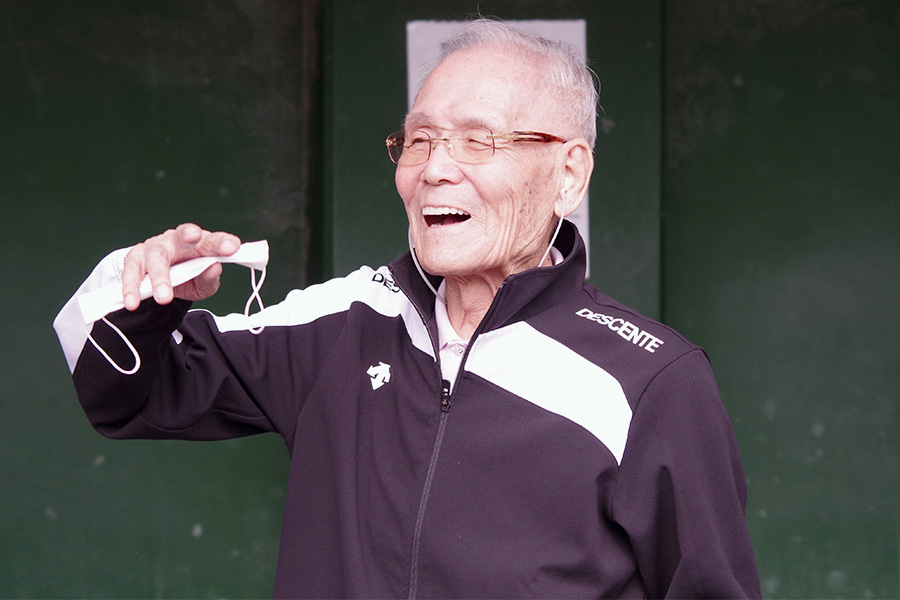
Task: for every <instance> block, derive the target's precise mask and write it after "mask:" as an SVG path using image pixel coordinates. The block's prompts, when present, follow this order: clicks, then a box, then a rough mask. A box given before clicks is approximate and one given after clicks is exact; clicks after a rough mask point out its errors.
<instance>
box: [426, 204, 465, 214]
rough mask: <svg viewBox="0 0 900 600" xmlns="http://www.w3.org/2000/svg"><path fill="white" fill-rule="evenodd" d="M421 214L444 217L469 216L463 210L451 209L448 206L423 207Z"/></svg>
mask: <svg viewBox="0 0 900 600" xmlns="http://www.w3.org/2000/svg"><path fill="white" fill-rule="evenodd" d="M422 214H423V215H425V216H444V215H465V216H469V213H467V212H466V211H464V210H459V209H458V208H451V207H449V206H425V207H423V208H422Z"/></svg>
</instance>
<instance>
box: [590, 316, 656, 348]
mask: <svg viewBox="0 0 900 600" xmlns="http://www.w3.org/2000/svg"><path fill="white" fill-rule="evenodd" d="M575 314H576V315H578V316H579V317H583V318H585V319H587V320H588V321H594V322H595V323H598V324H600V325H604V326H606V327H609V329H610V330H611V331H615V332H616V333H618V334H619V335H620V336H621V337H622V338H624V339H626V340H628V341H629V342H631V343H632V344H634V345H635V346H637V347H639V348H643V349H644V350H646V351H647V352H656V349H657V348H659V347H660V346H662V345H663V341H662V340H661V339H659V338H658V337H656V336H653V335H650V334H649V333H647V332H646V331H644V330H642V329H641V328H640V327H638V326H637V325H635V324H634V323H632V322H630V321H626V320H625V319H620V318H618V317H611V316H609V315H604V314H603V313H595V312H594V311H592V310H589V309H587V308H582V309H581V310H579V311H578V312H576V313H575Z"/></svg>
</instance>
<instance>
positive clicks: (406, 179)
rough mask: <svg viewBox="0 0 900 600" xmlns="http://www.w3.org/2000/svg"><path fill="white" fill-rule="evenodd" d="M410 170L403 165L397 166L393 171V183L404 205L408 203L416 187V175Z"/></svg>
mask: <svg viewBox="0 0 900 600" xmlns="http://www.w3.org/2000/svg"><path fill="white" fill-rule="evenodd" d="M412 171H413V169H408V168H403V167H397V170H396V171H394V185H395V186H396V187H397V193H398V194H400V198H402V199H403V204H404V205H407V204H408V203H409V200H410V199H411V198H412V196H413V190H415V187H416V180H417V176H416V174H415V173H413V172H412Z"/></svg>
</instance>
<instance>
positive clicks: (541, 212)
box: [395, 48, 562, 282]
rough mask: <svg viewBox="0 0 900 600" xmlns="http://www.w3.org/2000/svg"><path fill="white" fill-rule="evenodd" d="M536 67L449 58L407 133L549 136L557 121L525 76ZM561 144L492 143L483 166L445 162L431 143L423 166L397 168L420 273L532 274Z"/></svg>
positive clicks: (470, 55) (498, 277)
mask: <svg viewBox="0 0 900 600" xmlns="http://www.w3.org/2000/svg"><path fill="white" fill-rule="evenodd" d="M539 68H540V67H539V66H537V65H535V64H533V63H532V62H531V61H528V60H525V59H523V58H522V57H521V56H515V55H513V54H511V53H509V52H504V51H498V50H497V49H496V48H493V49H485V48H470V49H467V50H462V51H459V52H457V53H455V54H452V55H451V56H450V57H448V58H447V59H446V60H444V62H442V63H441V64H440V65H439V66H438V67H437V69H435V71H434V72H433V73H432V74H431V76H430V77H429V78H428V80H427V81H426V82H425V85H424V86H423V87H422V90H421V91H420V93H419V96H418V98H417V99H416V102H415V105H414V106H413V108H412V110H411V111H410V114H409V116H408V117H407V125H406V131H407V133H409V132H411V131H419V132H423V133H424V134H425V135H427V136H429V137H435V138H442V137H452V136H454V135H456V134H460V133H462V132H464V131H466V130H467V129H469V128H470V127H473V126H482V127H487V128H489V129H491V130H492V131H493V132H494V133H495V134H499V133H507V132H511V131H514V130H530V131H542V132H546V133H552V134H557V130H558V129H559V127H560V123H561V121H560V119H559V117H558V116H556V111H554V110H553V105H552V103H551V101H550V100H549V99H548V98H547V94H546V92H545V91H544V90H541V89H538V88H537V87H536V84H535V78H534V75H533V73H535V72H536V71H537V69H539ZM560 148H561V146H560V144H556V143H552V144H539V143H532V142H519V143H506V142H502V141H499V140H498V141H497V150H496V152H495V154H494V156H493V158H491V159H490V160H489V161H488V162H485V163H480V164H475V165H470V164H462V163H459V162H456V161H455V160H454V159H453V158H451V156H450V154H449V152H448V149H447V146H446V144H445V143H441V142H439V143H438V144H437V147H435V149H434V150H433V151H432V153H431V157H430V158H429V159H428V161H427V162H425V163H424V164H421V165H415V166H398V167H397V171H396V175H395V181H396V184H397V191H398V192H399V193H400V196H401V198H403V203H404V205H405V207H406V213H407V217H408V218H409V223H410V230H411V234H412V238H413V243H414V245H415V248H416V254H417V256H418V258H419V261H420V262H421V263H422V266H423V267H424V268H425V270H426V271H428V272H430V273H433V274H436V275H443V276H445V277H468V276H472V275H475V276H482V277H484V278H487V279H490V280H491V281H492V282H499V281H502V280H503V279H505V278H506V276H508V275H510V274H512V273H516V272H519V271H522V270H525V269H528V268H532V267H536V266H537V263H538V261H539V260H540V258H541V256H542V255H543V253H544V251H545V250H546V249H547V245H548V244H549V242H550V236H551V234H552V229H553V225H554V224H555V223H554V221H555V219H554V213H553V210H554V202H555V201H556V199H557V197H558V194H559V190H560V187H561V185H562V180H561V174H560V172H559V169H558V168H557V164H556V163H557V156H558V152H559V150H560Z"/></svg>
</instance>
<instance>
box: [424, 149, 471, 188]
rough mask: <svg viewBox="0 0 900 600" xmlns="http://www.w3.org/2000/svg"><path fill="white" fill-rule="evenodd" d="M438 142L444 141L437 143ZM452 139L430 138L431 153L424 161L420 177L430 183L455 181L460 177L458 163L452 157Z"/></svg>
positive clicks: (438, 183) (437, 183) (460, 172)
mask: <svg viewBox="0 0 900 600" xmlns="http://www.w3.org/2000/svg"><path fill="white" fill-rule="evenodd" d="M438 142H444V143H443V144H439V143H438ZM453 154H454V152H453V141H452V140H450V139H448V138H434V139H432V140H431V153H430V155H429V156H428V160H427V161H426V162H425V169H424V170H423V172H422V178H423V179H424V180H425V181H426V182H427V183H430V184H431V185H440V184H442V183H457V182H459V181H460V180H461V178H462V171H460V170H459V163H457V162H456V161H455V160H454V159H453Z"/></svg>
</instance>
